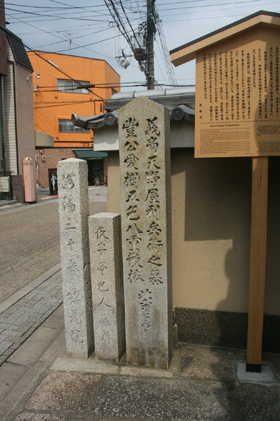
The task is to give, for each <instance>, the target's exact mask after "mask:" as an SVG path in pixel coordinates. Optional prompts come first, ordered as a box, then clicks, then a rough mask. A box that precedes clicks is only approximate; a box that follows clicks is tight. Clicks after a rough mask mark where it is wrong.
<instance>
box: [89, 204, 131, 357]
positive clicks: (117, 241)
mask: <svg viewBox="0 0 280 421" xmlns="http://www.w3.org/2000/svg"><path fill="white" fill-rule="evenodd" d="M89 243H90V267H91V285H92V304H93V321H94V348H95V355H96V357H98V358H103V359H109V360H117V361H118V360H119V359H120V358H121V356H122V355H123V353H124V351H125V327H124V298H123V278H122V252H121V248H122V244H121V217H120V215H118V214H116V213H106V212H104V213H99V214H97V215H92V216H90V217H89Z"/></svg>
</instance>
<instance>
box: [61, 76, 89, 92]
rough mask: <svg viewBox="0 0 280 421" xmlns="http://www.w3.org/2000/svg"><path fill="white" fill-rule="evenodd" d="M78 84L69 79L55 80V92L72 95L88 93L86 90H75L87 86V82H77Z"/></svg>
mask: <svg viewBox="0 0 280 421" xmlns="http://www.w3.org/2000/svg"><path fill="white" fill-rule="evenodd" d="M78 82H79V83H77V82H75V81H74V80H69V79H57V90H58V92H68V93H72V94H88V93H89V91H88V90H87V89H83V88H81V89H77V87H80V86H81V85H88V84H89V82H85V81H82V80H79V81H78ZM80 84H81V85H80Z"/></svg>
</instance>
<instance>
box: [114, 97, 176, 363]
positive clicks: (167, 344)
mask: <svg viewBox="0 0 280 421" xmlns="http://www.w3.org/2000/svg"><path fill="white" fill-rule="evenodd" d="M169 121H170V119H169V112H168V110H167V109H165V108H164V107H163V106H162V105H159V104H157V103H155V102H153V101H150V100H148V99H146V98H143V97H138V98H136V99H135V100H133V101H132V102H130V103H129V104H127V105H125V106H124V107H122V108H121V109H120V110H119V141H120V173H121V212H122V244H123V267H124V292H125V318H126V322H125V323H126V355H127V361H128V362H129V363H131V364H135V365H143V366H150V367H161V368H167V367H168V365H169V363H170V360H171V357H172V279H171V277H172V272H171V192H170V184H171V179H170V144H169Z"/></svg>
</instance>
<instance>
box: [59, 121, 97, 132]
mask: <svg viewBox="0 0 280 421" xmlns="http://www.w3.org/2000/svg"><path fill="white" fill-rule="evenodd" d="M58 131H59V132H60V133H90V130H86V129H82V128H81V127H76V126H74V124H73V123H72V121H71V120H58Z"/></svg>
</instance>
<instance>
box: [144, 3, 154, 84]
mask: <svg viewBox="0 0 280 421" xmlns="http://www.w3.org/2000/svg"><path fill="white" fill-rule="evenodd" d="M155 1H156V0H147V40H146V42H147V66H148V73H149V76H148V77H147V88H148V89H154V87H155V79H154V77H155V67H154V33H155V32H156V25H155Z"/></svg>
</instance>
